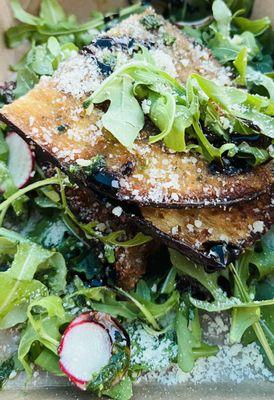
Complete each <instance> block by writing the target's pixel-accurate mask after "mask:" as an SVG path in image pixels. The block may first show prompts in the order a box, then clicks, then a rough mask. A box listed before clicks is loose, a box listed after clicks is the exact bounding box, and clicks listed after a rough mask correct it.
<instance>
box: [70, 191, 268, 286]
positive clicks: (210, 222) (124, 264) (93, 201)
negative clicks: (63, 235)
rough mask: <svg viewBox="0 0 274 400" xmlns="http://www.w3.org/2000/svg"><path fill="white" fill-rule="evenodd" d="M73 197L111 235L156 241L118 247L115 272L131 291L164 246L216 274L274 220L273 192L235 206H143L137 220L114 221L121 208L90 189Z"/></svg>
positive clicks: (86, 217) (124, 216) (75, 206)
mask: <svg viewBox="0 0 274 400" xmlns="http://www.w3.org/2000/svg"><path fill="white" fill-rule="evenodd" d="M68 199H69V204H70V207H71V208H72V210H73V212H75V214H76V215H78V216H79V217H80V219H81V220H83V221H92V220H97V221H98V222H100V223H103V227H104V226H105V228H104V229H106V231H108V230H109V229H111V230H112V231H115V230H119V229H125V231H126V235H127V238H131V237H132V236H133V235H134V234H135V233H136V232H137V231H138V228H139V230H142V231H143V232H144V233H146V234H149V235H151V236H152V237H154V238H155V240H154V241H152V242H149V243H146V244H144V245H141V246H136V247H133V248H127V249H123V248H121V247H118V248H117V249H116V263H115V268H116V271H117V274H118V277H119V282H120V284H122V285H126V286H128V287H133V286H134V285H135V284H136V283H137V281H138V279H139V278H140V277H141V276H142V275H143V274H144V273H145V271H146V268H147V258H148V256H149V255H150V254H151V253H153V252H155V251H157V249H159V247H160V246H161V244H163V243H165V244H167V245H168V246H170V247H172V248H175V249H177V250H179V251H180V252H182V253H183V254H185V255H186V256H188V257H189V258H191V259H192V260H194V261H196V262H198V263H201V264H203V265H204V266H205V267H207V268H208V269H211V270H214V269H218V268H223V267H225V266H226V265H228V264H229V263H230V262H231V261H234V259H235V258H236V257H237V256H238V255H239V254H240V253H241V252H242V251H244V250H245V249H246V248H248V247H250V246H252V245H253V244H254V243H255V241H256V240H258V239H259V238H260V237H261V235H263V234H264V233H266V232H267V230H268V229H269V228H270V226H271V224H272V223H273V220H274V218H273V217H274V213H273V206H272V203H271V196H270V195H268V194H265V195H263V196H261V197H259V198H257V199H255V200H253V201H250V202H247V203H244V204H241V205H234V206H231V207H221V206H219V207H215V208H210V207H206V208H189V209H166V208H163V209H160V208H156V209H155V208H152V207H141V208H140V210H139V211H140V213H139V214H140V215H139V216H138V217H137V216H136V215H134V216H132V215H130V213H129V211H128V210H126V209H125V210H123V212H122V213H121V216H119V217H115V215H114V214H113V213H112V210H113V208H115V206H116V205H112V204H111V203H109V202H108V201H106V200H105V199H98V197H97V195H96V194H95V193H92V192H91V191H90V190H89V189H79V188H78V189H77V190H75V189H73V190H72V191H71V192H68ZM132 222H133V224H132ZM159 239H160V240H159Z"/></svg>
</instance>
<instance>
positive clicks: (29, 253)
mask: <svg viewBox="0 0 274 400" xmlns="http://www.w3.org/2000/svg"><path fill="white" fill-rule="evenodd" d="M4 232H5V230H4V229H2V230H1V233H2V234H3V233H4ZM15 237H17V236H16V235H15ZM19 238H20V242H19V243H18V242H17V240H14V239H11V238H10V237H9V238H6V240H5V247H3V246H2V247H1V250H2V254H3V252H4V251H6V252H7V253H8V254H10V246H14V245H16V244H17V250H16V253H15V256H14V260H13V262H12V264H11V267H10V268H9V269H8V270H7V271H5V272H0V297H1V298H2V300H1V301H0V304H1V305H0V328H1V329H3V328H8V327H11V326H14V325H16V324H18V323H20V322H24V321H25V320H26V317H27V316H26V308H27V305H28V303H29V302H30V301H31V300H33V299H34V298H37V297H41V296H45V295H47V293H48V289H47V287H46V286H45V284H46V285H48V287H49V288H50V290H52V291H53V292H56V293H57V292H60V291H62V290H64V287H65V284H66V280H65V278H66V266H65V263H64V259H63V257H62V256H61V255H60V254H58V253H52V252H49V251H48V250H45V249H43V248H42V247H40V246H38V245H36V244H35V243H31V242H29V241H27V240H26V239H24V238H22V239H21V237H19ZM7 244H10V246H7ZM36 276H37V278H38V279H39V280H38V279H35V277H36Z"/></svg>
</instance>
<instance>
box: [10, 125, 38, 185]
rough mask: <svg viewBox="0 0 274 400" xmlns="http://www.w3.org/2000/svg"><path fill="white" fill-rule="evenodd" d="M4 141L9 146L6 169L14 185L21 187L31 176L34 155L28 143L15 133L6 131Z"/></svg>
mask: <svg viewBox="0 0 274 400" xmlns="http://www.w3.org/2000/svg"><path fill="white" fill-rule="evenodd" d="M6 142H7V145H8V148H9V159H8V169H9V171H10V174H11V176H12V179H13V182H14V184H15V186H16V187H18V188H21V187H23V186H25V185H26V184H27V183H28V181H29V179H30V178H31V175H32V171H33V169H34V157H33V154H32V151H31V149H30V147H29V145H28V144H27V143H26V142H25V141H24V140H23V139H22V138H21V137H20V136H19V135H17V133H15V132H11V133H8V134H7V136H6Z"/></svg>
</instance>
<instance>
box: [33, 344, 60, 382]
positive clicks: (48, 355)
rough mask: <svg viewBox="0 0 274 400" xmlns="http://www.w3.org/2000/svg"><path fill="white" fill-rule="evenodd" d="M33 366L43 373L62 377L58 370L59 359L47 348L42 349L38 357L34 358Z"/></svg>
mask: <svg viewBox="0 0 274 400" xmlns="http://www.w3.org/2000/svg"><path fill="white" fill-rule="evenodd" d="M34 364H35V365H37V366H38V367H40V368H41V369H42V370H43V371H48V372H50V373H51V374H53V375H56V376H64V375H65V374H64V373H63V372H62V371H61V370H60V367H59V357H58V356H57V355H56V354H55V353H53V352H52V351H50V350H49V349H47V348H44V349H43V350H42V351H41V353H40V354H39V356H38V357H37V358H35V360H34Z"/></svg>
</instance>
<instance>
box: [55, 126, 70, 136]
mask: <svg viewBox="0 0 274 400" xmlns="http://www.w3.org/2000/svg"><path fill="white" fill-rule="evenodd" d="M68 128H69V126H68V125H67V124H64V125H59V126H57V131H58V132H59V133H60V134H61V133H63V132H66V131H67V130H68Z"/></svg>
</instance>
